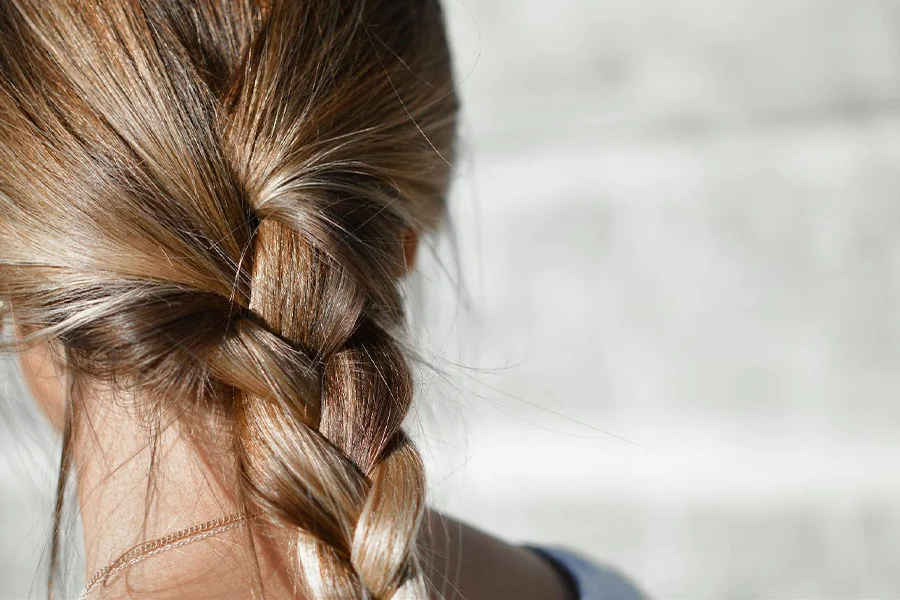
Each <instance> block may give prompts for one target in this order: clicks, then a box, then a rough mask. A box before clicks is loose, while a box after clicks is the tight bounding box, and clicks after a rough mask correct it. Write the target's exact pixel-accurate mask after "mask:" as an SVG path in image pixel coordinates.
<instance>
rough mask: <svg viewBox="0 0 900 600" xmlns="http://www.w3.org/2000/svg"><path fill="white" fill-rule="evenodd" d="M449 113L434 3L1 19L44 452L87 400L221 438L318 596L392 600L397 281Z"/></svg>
mask: <svg viewBox="0 0 900 600" xmlns="http://www.w3.org/2000/svg"><path fill="white" fill-rule="evenodd" d="M456 112H457V100H456V96H455V94H454V90H453V81H452V75H451V65H450V58H449V54H448V49H447V42H446V39H445V34H444V30H443V23H442V16H441V12H440V9H439V7H438V5H437V2H436V1H435V0H408V1H401V0H346V1H331V0H329V1H323V0H266V1H252V0H245V1H240V0H220V1H213V0H208V1H207V0H204V1H200V2H195V1H176V0H153V1H151V0H91V1H89V2H84V1H83V0H10V1H9V2H4V3H3V4H2V5H0V296H2V298H3V300H4V301H5V303H6V305H7V306H8V307H9V308H10V312H11V313H12V315H13V317H14V322H15V325H16V330H17V331H18V332H19V333H20V334H21V335H20V338H21V342H22V343H23V345H25V346H27V345H28V344H34V343H46V344H48V345H49V346H50V347H52V348H53V349H54V351H56V352H57V353H58V357H59V365H60V369H61V371H62V372H64V373H65V374H66V377H67V378H68V379H67V380H68V382H69V384H70V385H69V389H70V390H71V392H70V393H69V394H68V398H67V401H68V407H67V418H66V421H67V424H66V433H65V436H66V437H67V438H68V439H67V440H65V441H64V445H70V444H71V442H72V437H73V435H74V433H75V432H76V431H78V427H77V426H76V425H77V423H76V422H77V419H78V414H79V408H80V407H79V397H80V393H81V392H83V391H84V390H87V389H90V388H91V387H93V386H100V387H104V388H111V389H118V390H122V391H123V392H127V393H128V394H129V396H130V397H134V398H136V399H139V400H140V401H141V403H142V410H145V411H146V413H147V414H148V415H156V416H157V417H159V415H175V414H177V415H185V418H187V416H190V417H191V418H200V419H201V420H202V417H203V415H204V414H206V413H209V414H213V413H214V414H216V415H217V416H219V417H224V418H225V422H227V423H229V433H230V435H231V436H233V447H234V451H235V456H236V460H237V464H238V469H239V473H240V476H241V478H240V482H241V484H240V489H239V490H237V493H238V495H239V496H240V497H241V498H244V499H246V501H247V502H248V504H250V505H251V506H252V507H254V508H260V509H262V510H263V511H264V512H265V514H266V515H267V516H268V517H269V518H270V519H272V520H273V521H275V522H278V523H280V524H283V525H286V526H292V527H295V528H297V529H298V531H303V532H305V534H304V535H302V536H300V538H299V539H300V542H299V552H298V555H299V557H300V562H301V572H302V575H303V578H304V580H305V581H307V582H308V584H309V585H310V587H311V591H312V592H313V593H314V594H315V595H316V597H322V598H348V597H357V596H359V595H360V590H361V589H362V588H365V589H366V590H367V591H368V593H369V594H371V595H372V597H375V598H389V597H391V596H392V595H394V594H395V592H397V591H398V590H399V589H401V588H404V589H408V590H409V591H410V592H411V593H412V595H413V596H414V595H415V593H416V590H417V589H418V588H417V586H418V585H419V583H417V576H418V568H417V565H416V561H415V554H414V538H415V536H416V532H417V529H418V526H419V521H420V517H421V515H422V511H423V510H424V479H423V474H422V466H421V463H420V461H419V458H418V454H417V453H416V451H415V449H414V448H413V446H412V444H411V443H410V441H409V440H408V439H407V437H406V436H405V435H404V433H403V432H402V430H401V424H402V421H403V418H404V416H405V415H406V413H407V410H408V408H409V405H410V401H411V398H412V384H411V378H410V372H409V367H408V365H407V361H406V359H405V357H404V354H403V352H402V351H401V347H400V345H399V343H398V341H397V334H398V331H399V328H400V327H401V325H402V320H403V306H402V302H401V296H400V294H399V291H398V287H397V278H398V276H399V274H400V273H402V271H403V266H404V262H405V260H408V259H409V256H410V255H411V254H412V252H411V248H412V246H413V242H412V241H411V240H414V239H416V237H417V236H419V235H422V234H425V233H428V232H429V231H431V230H433V229H435V228H436V227H437V226H438V225H439V223H440V221H441V219H442V216H443V214H444V210H445V205H444V202H445V194H446V190H447V186H448V176H449V165H450V161H451V160H452V157H453V146H454V136H455V121H456ZM66 466H67V465H66V459H65V457H64V460H63V469H64V470H65V469H66Z"/></svg>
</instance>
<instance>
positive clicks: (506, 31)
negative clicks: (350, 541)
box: [0, 0, 900, 598]
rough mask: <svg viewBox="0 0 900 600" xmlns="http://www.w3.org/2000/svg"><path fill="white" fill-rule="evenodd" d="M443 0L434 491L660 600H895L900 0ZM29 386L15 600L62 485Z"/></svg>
mask: <svg viewBox="0 0 900 600" xmlns="http://www.w3.org/2000/svg"><path fill="white" fill-rule="evenodd" d="M445 4H446V6H447V12H448V16H449V19H450V25H451V30H452V33H453V39H454V44H455V47H456V50H457V69H458V71H459V74H460V92H461V94H462V96H463V100H464V103H465V125H464V127H463V140H464V146H463V155H462V156H461V157H460V160H459V162H458V164H457V165H456V166H457V171H458V173H457V185H456V188H455V192H454V212H455V221H456V226H457V232H456V242H457V244H458V247H459V251H458V255H459V258H460V262H461V267H462V268H461V271H462V273H463V280H464V282H465V286H464V287H463V288H461V287H460V286H458V285H455V284H454V283H453V282H452V281H451V279H452V278H451V277H450V276H448V275H447V274H445V273H442V272H441V268H440V267H439V265H437V264H436V262H435V261H434V260H430V259H429V257H428V256H426V257H425V261H424V263H423V266H422V270H423V273H422V274H421V275H419V276H418V277H417V279H416V281H413V282H411V287H412V288H414V289H415V290H419V291H421V292H423V300H422V302H421V303H418V304H417V305H416V310H415V314H416V323H417V324H418V326H419V327H418V330H419V331H420V334H421V335H420V338H421V341H422V345H423V347H424V348H425V353H426V354H428V353H429V352H434V353H436V354H437V355H438V356H436V357H434V358H433V359H431V360H430V362H431V364H432V365H435V369H434V370H429V369H426V370H424V371H423V373H422V376H421V399H422V402H421V407H420V408H421V410H420V415H419V419H418V421H417V422H420V423H421V427H418V426H416V425H415V424H414V427H415V428H416V430H417V431H418V437H419V439H420V441H421V442H422V443H423V444H427V450H426V455H427V456H428V461H429V465H430V469H431V482H432V493H433V496H434V499H435V502H437V503H438V504H439V505H440V506H442V507H445V508H447V509H448V510H449V511H450V512H452V513H454V514H457V515H460V516H462V517H464V518H466V519H468V520H470V521H472V522H474V523H475V524H477V525H479V526H481V527H483V528H485V529H488V530H489V531H492V532H495V533H497V534H500V535H503V536H506V537H508V538H510V539H513V540H521V541H530V542H541V543H554V544H563V545H568V546H570V547H574V548H578V549H581V550H583V551H584V552H586V553H588V554H590V555H592V556H594V557H596V558H599V559H603V560H606V561H609V562H610V563H612V564H615V565H617V566H619V567H621V568H622V569H624V570H626V571H627V572H629V573H630V574H631V575H632V576H633V577H634V578H635V579H636V580H638V581H640V582H641V583H642V584H643V585H644V587H645V588H646V589H647V591H649V592H650V593H651V594H653V595H655V596H657V597H660V598H720V597H765V598H776V597H777V598H800V597H804V598H807V597H817V598H846V597H851V596H853V597H900V558H898V557H900V478H898V477H897V475H896V467H895V465H896V464H898V461H900V441H898V436H897V432H898V431H900V402H898V401H897V399H896V396H897V395H898V392H900V370H898V369H897V368H896V365H897V364H898V362H900V311H898V310H897V306H898V305H900V303H898V301H900V202H898V201H897V192H898V190H900V171H898V169H897V168H896V165H897V164H898V163H900V35H898V33H900V3H897V2H894V1H891V0H882V1H875V0H855V1H854V2H847V1H841V0H807V1H799V0H755V1H752V2H751V1H750V0H745V1H738V0H693V1H691V0H628V1H622V2H609V1H602V0H557V1H556V2H547V1H538V0H465V3H463V1H462V0H446V2H445ZM443 250H446V245H445V246H444V247H443ZM443 256H444V257H445V261H446V260H448V259H447V258H446V256H447V253H446V252H444V254H443ZM449 262H450V263H452V260H450V261H449ZM449 271H450V275H451V276H452V275H454V271H453V268H452V264H451V265H450V268H449ZM467 301H468V302H467ZM7 381H8V383H7V389H8V393H7V394H6V396H7V398H9V399H15V398H16V397H18V396H19V395H20V394H18V393H16V391H15V390H16V388H15V387H14V385H15V382H14V378H8V380H7ZM21 404H22V403H21V402H19V406H17V407H16V408H15V411H13V410H12V409H10V410H8V411H7V412H5V413H3V417H2V418H3V423H2V427H0V435H4V434H13V435H12V436H10V437H8V438H4V439H2V440H0V484H2V488H0V597H3V598H18V597H22V596H24V595H25V594H27V592H28V586H29V584H30V581H31V579H32V577H33V573H34V572H35V570H36V568H37V566H36V560H37V558H38V557H39V555H40V550H41V544H42V543H43V541H44V539H45V535H46V529H45V528H46V516H47V511H48V507H49V498H50V493H51V491H50V490H51V487H50V486H51V483H52V476H51V475H50V474H49V469H48V468H47V467H48V465H49V464H50V462H51V460H49V457H52V449H53V447H52V443H50V442H48V441H47V438H46V437H44V436H42V434H41V433H40V430H39V429H38V428H36V427H35V426H34V425H33V424H32V420H31V419H30V418H29V417H27V415H24V413H23V412H22V411H24V410H26V407H24V406H22V405H21ZM11 438H15V439H16V440H17V441H16V442H15V443H12V442H10V441H9V440H10V439H11ZM23 439H24V441H23Z"/></svg>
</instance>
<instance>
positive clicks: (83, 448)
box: [20, 236, 572, 600]
mask: <svg viewBox="0 0 900 600" xmlns="http://www.w3.org/2000/svg"><path fill="white" fill-rule="evenodd" d="M403 246H404V254H405V257H406V264H407V269H409V268H411V266H412V264H413V262H414V260H415V254H416V247H417V244H416V240H415V238H414V236H411V237H404V240H403ZM20 361H21V367H22V373H23V375H24V377H25V380H26V383H27V384H28V387H29V389H30V391H31V394H32V396H33V397H34V399H35V401H36V402H37V403H38V405H39V406H40V407H41V409H42V410H43V411H44V413H45V414H46V415H47V418H48V419H49V420H50V422H51V423H52V424H53V426H54V427H55V428H57V429H58V430H60V429H61V427H62V423H63V422H64V411H65V408H64V399H65V385H64V378H63V377H62V369H61V368H60V367H58V366H57V365H55V364H54V361H53V360H52V355H51V353H50V351H49V347H48V346H47V345H46V344H44V345H39V346H34V347H32V348H29V349H27V350H25V351H23V352H21V353H20ZM134 400H136V399H133V398H123V397H122V395H121V394H119V395H117V396H114V395H113V394H112V393H111V392H110V391H108V390H104V389H99V388H98V389H92V390H91V391H90V392H89V393H88V394H86V397H85V398H84V402H85V413H84V414H85V415H86V418H85V419H83V424H82V429H81V430H80V431H78V435H77V443H76V444H75V447H74V450H73V456H74V468H75V473H76V478H77V483H78V500H79V504H80V508H81V515H82V520H83V530H84V548H85V558H86V571H87V576H88V577H90V576H91V575H92V574H93V573H94V572H96V571H97V570H98V569H99V568H101V567H103V566H104V565H106V564H108V563H109V562H111V561H112V560H114V559H115V558H117V557H118V556H119V555H121V554H122V553H123V552H125V551H126V550H127V549H129V548H131V547H132V546H134V545H136V544H138V543H141V542H143V541H146V540H151V539H155V538H158V537H161V536H164V535H166V534H169V533H172V532H175V531H179V530H181V529H184V528H187V527H190V526H192V525H196V524H199V523H203V522H206V521H209V520H211V519H215V518H218V517H221V516H224V515H228V514H232V513H235V512H237V511H238V508H237V506H238V503H237V502H236V499H235V498H234V495H233V494H232V492H231V490H233V489H235V488H236V485H235V482H236V476H235V469H234V465H233V457H232V454H231V452H230V449H229V448H228V446H227V445H226V444H225V443H223V441H222V440H223V439H225V438H227V436H218V437H220V438H221V439H217V436H215V435H212V436H210V435H203V434H200V433H198V431H219V432H221V431H224V430H225V428H227V424H225V423H212V424H206V425H211V426H207V427H203V428H193V427H191V425H190V424H188V423H185V422H183V421H182V420H174V419H173V420H172V422H171V423H170V424H169V426H167V427H165V428H164V430H163V431H162V432H160V436H159V445H158V447H157V448H156V454H155V456H156V467H157V469H156V472H155V473H156V475H155V477H154V478H153V479H152V480H151V478H150V475H149V473H150V470H151V462H152V459H153V452H152V450H151V448H150V444H149V440H150V436H149V434H148V432H147V431H146V428H145V426H144V425H142V423H141V421H140V416H139V415H138V414H137V413H136V411H135V410H134V408H133V406H134V402H133V401H134ZM193 440H197V441H200V442H201V443H200V444H196V443H193ZM201 448H202V450H201ZM151 481H152V492H153V493H152V496H151V497H152V502H151V503H150V505H149V506H148V505H147V502H146V499H147V497H148V495H147V492H148V486H149V485H150V484H151ZM291 538H292V534H291V532H289V531H287V530H286V529H279V528H274V527H272V526H266V527H265V528H264V527H263V526H262V525H260V524H254V526H253V527H252V528H247V527H242V528H238V529H232V530H230V531H227V532H223V533H219V534H217V535H215V536H212V537H209V538H206V539H204V540H201V541H198V542H195V543H192V544H190V545H187V546H184V547H181V548H178V549H174V550H170V551H168V552H164V553H160V554H158V555H155V556H153V557H151V558H148V559H146V560H144V561H142V562H139V563H137V564H135V565H133V566H131V567H130V568H128V569H127V570H125V571H123V572H122V573H120V574H119V575H118V576H116V577H114V578H113V580H112V581H111V584H110V585H109V586H108V587H106V588H100V590H99V591H97V592H95V593H94V594H92V598H107V599H125V598H134V599H138V598H140V599H146V600H188V599H191V600H200V599H204V598H209V599H210V600H212V599H223V598H258V597H259V590H260V589H262V590H263V591H264V593H265V598H266V599H267V600H282V599H287V598H292V599H298V600H303V599H304V598H305V596H304V595H302V593H301V592H299V591H297V586H296V584H297V582H295V581H292V578H291V575H290V574H291V573H295V572H296V570H295V569H294V568H293V566H292V563H291V559H290V557H291V556H292V555H293V554H292V552H291ZM254 550H255V552H254ZM420 550H421V551H420V554H421V556H422V558H423V563H424V564H426V576H427V577H428V579H429V581H430V582H431V583H432V584H433V586H434V588H435V589H436V590H437V593H436V594H435V598H438V597H442V598H445V599H446V600H462V599H466V600H498V599H505V598H509V599H516V600H568V599H569V598H571V597H572V596H571V593H570V591H569V590H568V588H567V586H566V583H565V581H564V580H563V578H562V577H561V576H560V575H559V573H557V572H556V570H554V569H553V568H552V567H551V566H550V565H549V564H548V563H546V562H545V561H544V560H543V559H541V558H539V557H538V556H537V555H536V554H534V553H532V552H530V551H528V550H526V549H524V548H521V547H519V546H515V545H512V544H509V543H506V542H504V541H502V540H500V539H498V538H496V537H493V536H491V535H488V534H486V533H484V532H482V531H479V530H478V529H476V528H474V527H471V526H469V525H466V524H464V523H461V522H459V521H455V520H453V519H451V518H449V517H447V516H445V515H442V514H440V513H438V512H437V511H429V512H428V513H427V515H426V522H425V525H424V527H423V534H422V536H421V540H420ZM256 565H258V566H259V570H258V571H257V569H256Z"/></svg>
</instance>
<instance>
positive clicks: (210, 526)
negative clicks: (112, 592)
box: [78, 511, 260, 600]
mask: <svg viewBox="0 0 900 600" xmlns="http://www.w3.org/2000/svg"><path fill="white" fill-rule="evenodd" d="M259 515H260V513H259V512H258V511H257V512H251V513H245V512H243V513H235V514H233V515H228V516H227V517H219V518H218V519H213V520H212V521H207V522H206V523H202V524H200V525H194V526H192V527H188V528H187V529H182V530H181V531H176V532H175V533H170V534H169V535H167V536H164V537H161V538H157V539H155V540H151V541H149V542H144V543H143V544H139V545H137V546H134V547H132V548H131V549H129V550H127V551H126V552H125V553H123V554H122V555H121V556H119V558H117V559H115V560H114V561H112V562H111V563H109V564H108V565H106V566H105V567H103V568H102V569H100V570H99V571H97V572H96V573H94V576H93V577H91V579H90V581H88V583H87V585H86V586H85V588H84V590H83V591H82V592H81V594H79V595H78V600H85V599H86V598H87V597H88V595H89V594H90V593H91V592H93V591H94V590H96V589H97V588H98V587H100V586H101V585H106V582H107V581H109V578H110V577H112V576H113V575H115V574H116V573H118V572H119V571H122V570H124V569H127V568H128V567H130V566H132V565H134V564H136V563H139V562H141V561H142V560H144V559H147V558H150V557H151V556H154V555H156V554H159V553H161V552H165V551H166V550H172V549H174V548H180V547H181V546H186V545H188V544H191V543H193V542H197V541H200V540H202V539H205V538H208V537H211V536H214V535H216V534H219V533H222V532H223V531H228V530H229V529H235V528H237V527H241V526H242V525H243V524H244V523H246V522H247V521H249V520H250V519H254V518H256V517H258V516H259Z"/></svg>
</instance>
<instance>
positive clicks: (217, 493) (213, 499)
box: [73, 392, 298, 600]
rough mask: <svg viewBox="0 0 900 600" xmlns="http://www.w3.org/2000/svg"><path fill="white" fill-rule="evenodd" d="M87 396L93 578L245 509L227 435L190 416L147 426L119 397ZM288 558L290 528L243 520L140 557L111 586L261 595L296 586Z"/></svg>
mask: <svg viewBox="0 0 900 600" xmlns="http://www.w3.org/2000/svg"><path fill="white" fill-rule="evenodd" d="M84 400H85V401H84V402H83V404H82V406H84V410H85V413H84V414H82V417H83V418H80V419H79V420H78V421H79V425H78V430H77V435H76V444H75V447H74V449H73V451H74V458H75V469H76V476H77V480H78V500H79V503H80V506H81V516H82V522H83V530H84V549H85V562H86V568H87V578H88V579H89V578H90V577H91V576H92V575H93V574H94V573H96V572H97V571H98V570H99V569H101V568H103V567H104V566H106V565H107V564H109V563H111V562H112V561H114V560H115V559H117V558H118V557H119V556H120V555H121V554H123V553H124V552H125V551H127V550H129V549H130V548H132V547H133V546H135V545H137V544H141V543H144V542H146V541H150V540H153V539H156V538H160V537H163V536H166V535H169V534H172V533H174V532H177V531H180V530H182V529H186V528H188V527H192V526H194V525H197V524H200V523H204V522H207V521H210V520H213V519H217V518H220V517H224V516H227V515H231V514H234V513H238V512H241V507H240V503H239V502H238V500H237V498H236V497H235V494H234V490H235V489H237V485H236V484H237V473H236V469H235V466H234V460H233V454H232V452H231V451H230V445H229V442H228V440H227V439H226V438H227V437H228V436H227V435H219V436H217V438H216V437H212V436H210V435H209V433H208V432H209V431H211V430H213V429H216V428H210V427H204V428H202V429H201V428H196V429H194V430H191V431H187V430H186V429H187V427H188V426H187V425H186V424H185V423H186V422H185V421H183V420H177V421H174V420H173V421H172V422H171V423H162V424H161V425H162V426H161V427H160V428H159V431H156V432H149V431H148V430H147V427H146V425H144V424H142V423H141V419H140V417H139V416H138V414H137V413H136V411H134V410H133V409H130V408H128V405H127V404H126V402H123V400H122V399H121V398H119V399H116V398H113V397H112V395H111V394H104V393H102V392H100V393H92V397H90V398H85V399H84ZM219 431H223V429H219ZM226 431H227V430H226ZM198 442H199V443H198ZM288 556H290V553H289V541H288V539H287V536H286V533H285V535H278V534H277V532H272V531H271V530H264V527H263V526H262V525H261V524H254V525H253V527H252V533H251V528H250V527H248V526H247V525H244V526H242V527H237V528H234V529H230V530H228V531H223V532H221V533H217V534H216V535H213V536H210V537H208V538H205V539H203V540H201V541H198V542H195V543H192V544H191V545H190V546H189V547H184V548H179V549H177V550H171V551H168V552H164V553H160V554H158V555H155V556H153V557H152V558H149V559H147V560H145V561H142V562H140V563H137V564H135V565H134V566H132V567H130V568H128V569H127V570H126V571H123V572H122V573H121V574H120V575H118V576H114V577H113V578H111V581H110V582H109V584H110V587H109V588H104V589H105V591H106V593H109V594H112V596H113V597H120V592H116V591H114V590H116V589H120V590H121V591H122V595H123V596H125V595H127V597H134V598H153V599H154V600H156V599H162V598H188V597H190V598H222V597H235V596H236V595H237V596H239V597H254V596H256V595H257V594H254V586H255V587H256V590H259V588H260V586H261V587H262V588H263V589H264V590H265V591H266V596H267V597H268V596H270V595H271V596H274V597H279V596H280V594H278V593H273V592H274V591H275V590H274V589H273V588H281V587H285V586H291V583H290V581H289V580H288V578H287V574H288V573H290V572H292V570H291V569H290V568H289V567H290V565H289V564H285V562H284V559H281V558H278V557H288ZM257 564H258V565H259V571H257V570H256V565H257ZM123 586H127V588H126V587H123ZM237 590H243V591H244V592H246V593H236V592H237ZM102 595H103V594H102V593H98V595H97V596H94V597H102ZM289 596H290V597H294V598H296V597H298V596H297V595H296V594H294V593H291V594H289Z"/></svg>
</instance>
